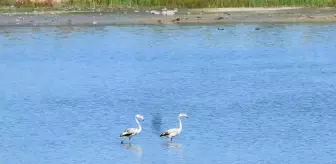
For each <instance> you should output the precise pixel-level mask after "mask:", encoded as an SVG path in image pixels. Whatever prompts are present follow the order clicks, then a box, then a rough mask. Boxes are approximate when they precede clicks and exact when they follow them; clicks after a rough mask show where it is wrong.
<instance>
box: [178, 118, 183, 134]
mask: <svg viewBox="0 0 336 164" xmlns="http://www.w3.org/2000/svg"><path fill="white" fill-rule="evenodd" d="M178 130H179V133H180V132H181V131H182V120H181V118H180V117H179V128H178Z"/></svg>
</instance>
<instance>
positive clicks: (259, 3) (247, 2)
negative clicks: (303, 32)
mask: <svg viewBox="0 0 336 164" xmlns="http://www.w3.org/2000/svg"><path fill="white" fill-rule="evenodd" d="M0 5H15V6H18V7H20V6H53V3H52V0H45V1H44V2H38V3H37V2H32V1H31V0H0ZM64 5H65V6H74V5H80V6H87V7H88V6H90V7H93V6H105V7H107V6H123V7H138V6H148V7H153V6H156V7H158V6H165V7H178V8H201V7H202V8H203V7H279V6H306V7H327V6H328V7H335V6H336V0H67V1H66V2H64Z"/></svg>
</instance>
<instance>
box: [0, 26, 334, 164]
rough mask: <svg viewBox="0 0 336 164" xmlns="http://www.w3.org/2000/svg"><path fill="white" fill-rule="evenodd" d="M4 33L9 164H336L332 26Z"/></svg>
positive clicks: (3, 133)
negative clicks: (127, 135) (182, 116)
mask: <svg viewBox="0 0 336 164" xmlns="http://www.w3.org/2000/svg"><path fill="white" fill-rule="evenodd" d="M218 27H221V28H224V30H217V28H218ZM256 27H259V28H260V30H254V29H255V28H256ZM0 32H1V35H0V78H1V79H0V163H2V164H93V163H95V164H113V163H124V164H134V163H143V164H150V163H153V164H156V163H167V164H168V163H174V164H184V163H185V164H187V163H188V164H189V163H192V164H205V163H216V164H217V163H218V164H223V163H230V164H252V163H253V164H317V163H318V164H331V163H335V162H336V159H335V156H336V140H335V138H336V111H335V107H336V56H335V54H336V24H277V25H272V24H259V25H254V24H249V25H244V24H237V25H223V26H219V25H211V26H210V25H209V26H202V25H189V26H187V25H184V26H182V25H168V26H159V25H158V26H112V27H103V26H101V27H99V26H97V27H58V28H56V27H46V28H43V27H25V28H2V29H1V30H0ZM180 112H185V113H187V114H188V115H189V118H188V119H186V120H183V130H182V132H181V134H180V135H179V136H178V137H176V138H174V140H173V143H171V144H169V143H168V140H167V139H165V138H160V137H159V135H160V133H162V132H163V131H164V130H166V129H168V128H175V127H177V125H178V124H177V123H178V122H177V115H178V113H180ZM137 113H140V114H143V115H144V117H145V120H144V121H143V122H141V123H142V127H143V131H142V132H141V133H140V134H139V135H138V136H136V137H134V138H133V139H132V144H131V145H129V144H123V145H122V144H120V139H119V135H120V133H121V132H122V131H123V130H124V129H125V128H129V127H136V123H135V120H134V116H135V114H137Z"/></svg>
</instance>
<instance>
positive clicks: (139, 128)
mask: <svg viewBox="0 0 336 164" xmlns="http://www.w3.org/2000/svg"><path fill="white" fill-rule="evenodd" d="M135 121H136V123H137V124H138V133H140V132H141V129H142V128H141V125H140V123H139V120H138V119H137V118H135Z"/></svg>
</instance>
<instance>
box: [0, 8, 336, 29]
mask: <svg viewBox="0 0 336 164" xmlns="http://www.w3.org/2000/svg"><path fill="white" fill-rule="evenodd" d="M304 22H336V8H330V7H328V8H304V7H279V8H204V9H179V10H178V11H177V12H176V13H175V14H174V15H169V16H167V15H162V14H158V15H157V14H151V13H150V11H146V10H131V9H129V10H127V11H122V12H120V11H114V12H97V11H96V12H92V11H45V12H17V13H13V12H12V13H10V12H9V13H8V12H7V13H1V15H0V27H20V26H24V27H25V26H83V25H84V26H87V25H91V26H92V25H97V26H99V25H102V26H108V25H154V24H236V23H304Z"/></svg>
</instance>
